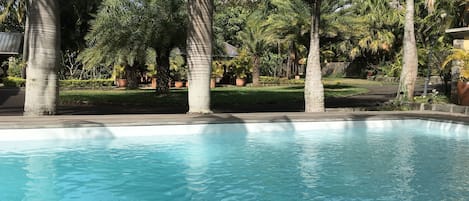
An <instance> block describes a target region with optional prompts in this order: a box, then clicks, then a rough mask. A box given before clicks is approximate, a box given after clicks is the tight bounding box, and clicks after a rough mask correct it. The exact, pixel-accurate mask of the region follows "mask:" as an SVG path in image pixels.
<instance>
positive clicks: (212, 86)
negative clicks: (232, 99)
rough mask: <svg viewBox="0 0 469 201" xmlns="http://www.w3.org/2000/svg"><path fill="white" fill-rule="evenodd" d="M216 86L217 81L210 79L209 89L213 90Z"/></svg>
mask: <svg viewBox="0 0 469 201" xmlns="http://www.w3.org/2000/svg"><path fill="white" fill-rule="evenodd" d="M216 86H217V80H215V78H210V88H211V89H213V88H215V87H216Z"/></svg>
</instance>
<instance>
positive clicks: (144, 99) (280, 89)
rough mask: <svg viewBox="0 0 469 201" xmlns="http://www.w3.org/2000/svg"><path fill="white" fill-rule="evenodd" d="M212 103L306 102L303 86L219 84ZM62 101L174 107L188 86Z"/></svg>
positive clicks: (334, 87)
mask: <svg viewBox="0 0 469 201" xmlns="http://www.w3.org/2000/svg"><path fill="white" fill-rule="evenodd" d="M366 92H367V89H365V88H360V87H354V86H350V85H344V84H343V83H342V82H341V83H336V84H326V85H325V96H326V97H346V96H351V95H357V94H362V93H366ZM211 95H212V105H213V106H214V107H215V108H216V107H227V108H229V107H236V106H240V105H250V106H259V107H262V106H265V105H277V104H279V105H283V104H303V101H304V87H303V86H275V87H219V88H215V89H212V93H211ZM60 104H61V105H124V106H148V107H175V106H181V105H184V106H185V105H187V90H186V89H173V90H171V93H170V94H168V95H163V96H158V95H156V94H155V92H154V91H153V90H117V89H116V90H65V91H61V92H60Z"/></svg>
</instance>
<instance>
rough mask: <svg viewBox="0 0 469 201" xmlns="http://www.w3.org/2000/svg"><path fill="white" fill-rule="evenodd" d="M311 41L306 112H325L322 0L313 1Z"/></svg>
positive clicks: (307, 69)
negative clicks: (321, 48) (322, 57)
mask: <svg viewBox="0 0 469 201" xmlns="http://www.w3.org/2000/svg"><path fill="white" fill-rule="evenodd" d="M312 8H313V9H312V10H313V13H312V15H311V42H310V48H309V54H308V63H307V66H306V81H305V112H324V110H325V109H324V87H323V84H322V80H321V77H322V76H321V62H320V60H319V18H320V16H321V10H320V9H321V0H315V1H313V3H312Z"/></svg>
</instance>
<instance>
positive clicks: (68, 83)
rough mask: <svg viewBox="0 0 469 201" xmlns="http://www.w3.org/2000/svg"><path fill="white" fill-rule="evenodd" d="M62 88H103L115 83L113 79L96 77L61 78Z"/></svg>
mask: <svg viewBox="0 0 469 201" xmlns="http://www.w3.org/2000/svg"><path fill="white" fill-rule="evenodd" d="M59 84H60V88H67V89H101V88H111V87H112V85H113V84H114V80H112V79H94V80H60V81H59Z"/></svg>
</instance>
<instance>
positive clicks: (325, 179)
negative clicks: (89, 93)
mask: <svg viewBox="0 0 469 201" xmlns="http://www.w3.org/2000/svg"><path fill="white" fill-rule="evenodd" d="M0 141H1V142H0V178H1V179H0V200H464V199H467V198H468V197H469V127H468V126H467V125H463V124H451V123H444V122H436V121H426V120H371V121H331V122H280V123H247V124H244V123H236V124H201V125H178V126H137V127H135V126H120V127H76V128H43V129H0Z"/></svg>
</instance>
